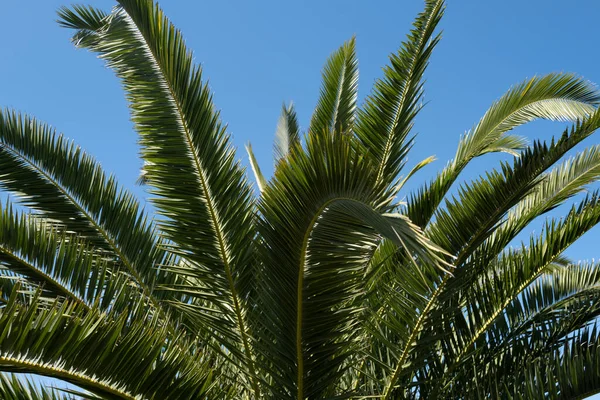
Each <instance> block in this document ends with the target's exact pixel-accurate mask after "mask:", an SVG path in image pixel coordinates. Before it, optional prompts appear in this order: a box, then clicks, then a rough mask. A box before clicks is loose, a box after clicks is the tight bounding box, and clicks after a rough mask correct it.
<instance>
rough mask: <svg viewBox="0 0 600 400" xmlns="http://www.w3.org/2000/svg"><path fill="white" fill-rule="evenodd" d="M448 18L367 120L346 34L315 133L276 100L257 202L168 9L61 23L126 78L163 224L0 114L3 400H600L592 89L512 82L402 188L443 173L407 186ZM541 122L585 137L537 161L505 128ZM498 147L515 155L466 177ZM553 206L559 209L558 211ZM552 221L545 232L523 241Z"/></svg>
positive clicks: (423, 40)
mask: <svg viewBox="0 0 600 400" xmlns="http://www.w3.org/2000/svg"><path fill="white" fill-rule="evenodd" d="M444 10H445V3H444V1H443V0H427V1H425V8H424V11H423V12H422V13H420V14H419V16H418V17H417V19H416V20H415V23H414V26H413V29H412V30H411V32H410V33H409V35H408V36H407V38H406V40H405V41H404V42H403V43H402V44H401V46H400V48H399V50H398V51H397V52H395V53H393V54H392V55H391V56H390V63H389V65H388V66H386V67H385V68H384V70H383V76H382V78H381V79H379V80H377V81H376V83H375V86H374V89H373V91H372V93H371V94H370V95H369V96H368V97H367V99H366V100H365V103H364V106H363V107H359V106H358V104H359V103H358V95H357V93H358V61H357V57H356V48H355V46H356V44H355V40H354V38H352V39H350V40H349V41H348V42H346V43H344V44H343V45H342V46H341V47H340V48H339V49H338V50H337V51H336V52H334V54H333V55H332V56H331V57H330V58H329V59H328V60H327V62H326V64H325V67H324V69H323V73H322V78H323V83H322V86H321V91H320V95H319V99H318V101H317V105H316V107H315V110H314V113H313V116H312V118H311V119H310V122H309V123H308V124H307V128H306V131H305V132H301V129H300V123H299V121H298V117H297V115H296V112H295V109H294V107H293V106H292V105H291V104H290V105H284V106H283V107H282V111H281V116H280V118H279V120H278V123H277V130H276V134H275V145H274V149H273V150H274V151H273V152H274V163H275V168H274V173H273V176H272V177H270V178H269V177H267V176H265V175H263V173H262V171H261V168H260V166H259V163H258V160H257V159H256V157H255V156H254V153H253V150H252V147H251V146H250V145H248V146H247V147H246V150H247V152H248V155H249V158H250V167H251V169H252V172H253V173H254V178H255V179H256V184H257V187H258V192H257V193H256V195H255V194H254V192H253V190H252V186H251V184H250V183H249V180H248V179H247V177H246V171H245V170H244V169H243V168H242V167H241V164H240V162H239V161H238V160H237V158H236V154H235V149H234V147H233V145H232V141H231V138H230V136H229V134H228V133H227V131H226V126H225V125H224V124H223V123H222V122H221V120H220V116H219V113H218V111H216V107H215V105H214V104H213V101H212V95H211V92H210V90H209V88H208V86H207V84H206V81H205V80H204V78H203V75H202V70H201V68H200V67H198V66H196V65H195V64H194V63H193V56H192V53H191V51H190V50H188V49H187V47H186V45H185V43H184V40H183V37H182V35H181V33H180V32H179V31H178V30H177V29H176V28H175V27H174V26H173V25H172V24H171V22H170V21H169V20H168V19H167V18H166V16H165V15H164V14H163V12H162V10H161V9H160V8H159V7H158V5H157V4H156V3H154V2H153V1H152V0H119V1H118V4H117V6H116V7H115V8H114V9H113V10H111V11H110V12H105V11H101V10H98V9H95V8H93V7H87V6H73V7H71V8H63V9H61V10H60V11H59V21H60V24H61V25H62V26H64V27H67V28H69V29H71V30H73V42H74V43H75V45H76V46H78V47H81V48H85V49H88V50H90V51H93V52H95V53H97V54H98V56H99V57H100V58H102V59H103V60H104V61H105V62H106V64H107V65H108V66H109V67H110V68H112V69H113V70H114V72H115V74H116V75H117V77H118V78H119V79H120V80H121V82H122V84H123V86H124V89H125V91H126V94H127V99H128V101H129V104H130V109H131V115H132V120H133V122H134V127H135V130H136V132H137V133H138V135H139V144H140V147H141V156H142V158H143V162H144V168H143V172H142V176H141V177H140V183H141V184H143V185H144V186H145V188H146V189H147V190H148V191H149V193H150V194H151V196H152V202H153V205H154V209H155V210H156V216H152V215H150V214H148V213H147V212H146V211H144V210H143V209H142V207H141V206H140V204H139V202H138V201H137V200H136V199H135V197H134V196H133V195H132V194H131V193H129V192H128V191H127V190H125V189H124V188H122V187H120V186H119V185H118V184H117V182H116V180H115V179H114V178H113V177H111V176H108V175H107V174H106V173H105V172H104V171H103V170H102V168H101V167H100V165H99V164H98V163H97V162H96V161H95V160H94V159H93V158H91V157H90V156H89V155H88V154H86V153H84V152H83V150H81V149H80V148H79V147H77V146H76V145H75V144H73V143H72V142H70V141H69V140H67V139H65V138H64V137H63V136H61V135H59V134H57V133H55V132H54V131H53V130H52V129H51V128H49V127H48V126H47V125H45V124H44V123H42V122H40V121H37V120H36V119H34V118H31V117H29V116H27V115H24V114H20V113H18V112H15V111H10V110H6V111H3V112H2V113H1V114H0V187H1V188H2V189H3V190H4V191H7V192H9V193H10V194H11V198H12V199H13V201H14V202H15V203H16V205H12V204H11V203H9V202H4V203H3V204H2V207H1V210H0V290H1V292H0V371H1V372H2V373H5V375H1V376H0V395H1V396H3V398H6V399H29V400H38V399H43V400H55V399H57V400H59V399H60V400H62V399H67V398H70V397H71V396H75V395H77V396H80V397H83V398H90V399H99V398H106V399H177V400H179V399H203V398H210V399H262V398H265V399H278V400H279V399H347V398H379V399H424V398H426V399H448V398H461V399H478V398H507V399H517V398H518V399H524V398H545V399H576V398H584V397H585V396H588V395H590V394H593V393H598V392H600V367H599V365H600V364H599V363H598V348H599V347H598V346H599V343H600V334H599V331H598V329H597V326H596V321H597V317H598V315H599V314H600V290H599V288H600V266H599V264H598V263H597V262H594V261H587V262H586V261H584V262H575V261H572V260H570V259H569V258H567V257H565V255H564V252H565V250H566V249H567V248H569V246H571V245H572V244H573V243H575V242H576V241H577V240H578V239H579V238H580V237H581V236H582V235H584V234H585V233H586V232H589V231H590V230H591V229H593V228H594V227H595V226H596V225H597V224H598V223H599V222H600V194H599V192H598V191H597V190H595V187H594V185H595V183H597V182H598V180H599V179H600V148H599V147H598V146H597V145H592V146H589V147H588V148H585V149H583V150H580V151H578V152H576V153H575V154H571V155H570V158H567V153H568V152H571V151H573V150H574V148H575V147H576V146H577V145H580V144H581V142H582V141H583V140H584V139H586V138H589V137H590V136H592V135H593V134H594V132H595V131H596V130H597V129H598V128H600V111H598V110H597V107H598V105H599V103H600V92H599V91H598V90H597V89H596V88H595V87H594V86H593V85H592V84H590V83H589V82H588V81H586V80H584V79H582V78H580V77H577V76H576V75H573V74H567V73H557V74H549V75H545V76H538V77H534V78H532V79H529V80H526V81H524V82H523V83H521V84H518V85H516V86H514V87H513V88H512V89H510V90H509V91H508V92H507V93H506V94H504V95H503V96H502V97H500V99H499V100H497V101H496V102H494V103H493V104H492V105H491V107H490V109H489V110H488V111H487V112H486V113H485V115H484V116H483V117H482V118H481V120H480V121H479V122H478V123H477V124H475V126H474V127H473V128H472V129H471V130H470V131H468V132H467V133H466V134H465V135H463V137H462V138H461V140H460V142H459V145H458V149H457V151H456V155H455V157H454V159H453V160H451V161H450V162H449V163H448V164H447V165H446V167H444V168H443V169H442V170H441V171H440V172H439V173H438V174H437V175H436V176H435V177H434V178H433V180H432V181H431V182H429V183H427V184H425V185H423V186H422V187H421V188H420V189H418V190H416V191H415V192H412V193H411V192H408V193H404V190H405V188H406V185H405V183H406V182H407V181H408V180H410V179H413V177H414V174H415V172H416V171H418V170H420V169H421V168H423V167H425V166H427V165H430V164H431V163H432V162H433V161H434V157H429V158H427V159H425V160H423V161H421V162H419V163H417V164H416V165H415V167H413V169H412V170H409V171H408V172H404V167H405V165H406V162H407V157H408V156H409V154H410V149H411V147H412V145H413V143H414V140H415V137H414V135H413V134H412V133H411V130H412V127H413V124H414V121H415V118H417V116H418V113H419V111H420V110H421V108H422V104H423V96H424V84H423V82H424V80H423V77H424V74H425V70H426V68H427V65H428V63H429V59H430V56H431V53H432V51H433V50H434V48H435V46H436V45H437V43H438V42H439V40H440V34H439V32H438V24H439V22H440V20H441V18H442V16H443V13H444ZM536 119H547V120H552V121H569V122H572V127H570V128H568V129H567V130H565V131H564V133H563V134H562V135H561V136H559V137H556V138H555V139H552V140H551V141H549V142H541V141H534V142H533V144H531V145H528V142H527V141H526V140H525V139H524V138H522V137H521V136H518V135H517V134H515V133H513V132H512V131H513V130H515V129H517V128H518V127H519V126H520V125H523V124H525V123H528V122H530V121H533V120H536ZM495 152H503V153H506V158H507V159H506V160H505V161H502V162H501V163H500V164H499V166H498V167H497V168H495V169H491V170H489V171H487V172H486V173H485V174H482V175H481V176H480V177H478V178H476V179H474V180H472V181H466V182H463V181H462V180H461V173H462V171H463V170H464V169H465V168H466V167H467V165H468V164H469V163H470V162H471V161H472V160H473V159H475V158H477V157H484V156H485V155H486V154H488V153H495ZM457 183H458V184H457ZM455 184H457V185H456V186H454V185H455ZM453 187H454V188H456V190H452V188H453ZM586 191H587V192H588V193H587V195H586V196H585V197H583V196H580V195H581V194H582V193H585V192H586ZM399 195H401V196H402V197H405V198H407V202H406V203H401V202H398V200H397V199H398V198H400V197H401V196H399ZM563 205H565V206H567V205H571V208H570V210H569V211H568V212H567V213H566V215H565V216H564V217H562V218H560V217H559V216H557V215H555V213H551V214H550V211H552V210H556V209H557V208H558V207H560V206H563ZM539 218H546V222H545V225H544V229H543V230H542V232H541V233H538V234H533V235H531V236H530V239H529V241H526V242H524V243H521V244H518V243H517V240H518V239H519V238H520V237H521V236H519V235H522V234H524V233H527V230H528V228H530V227H531V224H532V222H534V221H537V220H539ZM515 243H517V244H515ZM9 373H31V374H38V375H45V376H49V377H54V378H57V379H60V380H62V381H65V382H67V383H69V384H72V385H75V386H77V387H78V388H73V389H67V390H63V391H57V390H54V389H51V388H50V389H46V388H42V387H40V386H39V385H38V384H37V383H33V381H28V380H27V379H22V378H20V377H17V375H13V376H11V375H6V374H9ZM79 388H80V389H79Z"/></svg>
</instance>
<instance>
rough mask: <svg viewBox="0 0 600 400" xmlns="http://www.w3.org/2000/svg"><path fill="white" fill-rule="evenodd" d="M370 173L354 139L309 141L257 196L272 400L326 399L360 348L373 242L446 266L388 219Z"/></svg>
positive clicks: (402, 224)
mask: <svg viewBox="0 0 600 400" xmlns="http://www.w3.org/2000/svg"><path fill="white" fill-rule="evenodd" d="M375 173H376V170H375V169H374V168H372V165H371V164H370V162H369V160H367V159H365V158H363V157H361V155H360V154H359V153H357V152H356V150H355V148H354V147H353V146H352V138H351V137H349V136H331V135H327V136H322V135H314V136H310V137H309V140H308V143H307V150H306V152H292V153H290V154H289V156H288V158H287V159H286V160H285V162H283V163H281V164H280V165H279V168H278V169H277V171H276V173H275V176H274V179H273V181H272V182H271V184H270V185H269V187H268V188H267V189H266V190H265V191H264V192H263V196H262V202H261V204H260V211H261V212H260V215H261V219H260V229H259V233H260V235H261V237H262V240H263V241H264V242H263V247H262V249H261V250H262V251H261V256H262V257H261V261H262V263H263V264H264V266H265V267H264V268H265V273H264V274H263V275H261V277H260V280H259V281H260V283H261V289H260V290H261V292H262V298H263V300H262V303H261V304H262V311H261V312H262V313H263V317H262V318H263V319H264V320H265V322H264V324H265V325H266V327H265V331H264V333H262V335H264V339H263V341H264V346H265V348H264V349H263V350H262V353H263V354H264V363H268V364H269V365H270V366H269V371H272V374H273V376H272V379H273V385H274V386H276V387H277V389H278V390H279V391H278V392H277V394H276V395H275V397H278V398H296V397H300V398H304V397H308V398H313V397H319V396H330V395H332V390H334V387H335V386H334V384H335V381H336V379H338V378H339V377H340V376H341V374H342V373H343V372H344V370H345V369H347V368H348V367H347V366H344V362H345V360H346V358H347V357H348V355H349V354H350V351H351V349H353V348H354V347H355V346H356V345H357V343H356V339H357V335H356V333H355V325H356V323H357V321H358V314H357V312H358V311H359V310H360V308H357V306H356V299H357V298H358V297H361V296H362V295H363V292H364V290H365V288H364V287H363V285H364V281H363V279H362V276H363V275H364V273H365V272H366V270H365V267H364V265H365V260H366V258H367V257H368V256H369V255H370V252H371V251H372V249H374V247H375V246H376V244H377V243H378V241H379V234H381V235H385V236H387V237H389V238H390V239H392V240H394V241H395V242H396V246H401V247H402V248H404V249H405V250H406V251H407V252H409V254H411V256H414V257H416V258H418V259H424V260H423V261H424V262H428V263H432V264H435V265H443V264H444V262H443V261H442V260H440V255H441V254H440V252H439V249H438V248H437V247H436V246H435V245H433V244H429V243H428V242H427V241H426V239H425V238H424V237H422V234H421V233H420V232H419V230H418V229H416V227H414V226H413V225H412V224H411V223H410V222H409V221H408V220H406V219H405V218H403V217H391V216H386V212H387V211H389V210H391V209H392V208H393V206H392V205H391V203H390V201H391V198H389V197H388V196H389V194H388V193H389V192H387V191H385V190H384V189H383V188H381V187H380V186H379V187H378V186H377V185H376V183H375V182H376V181H375V179H373V178H374V177H375V175H374V174H375ZM419 248H420V250H419ZM272 249H277V251H272ZM283 299H285V300H283ZM264 310H269V311H267V312H265V311H264ZM282 322H283V323H282ZM273 343H276V346H274V345H273Z"/></svg>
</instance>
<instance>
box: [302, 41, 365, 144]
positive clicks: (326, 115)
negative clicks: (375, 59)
mask: <svg viewBox="0 0 600 400" xmlns="http://www.w3.org/2000/svg"><path fill="white" fill-rule="evenodd" d="M357 96H358V61H357V59H356V40H355V38H352V39H350V40H349V41H347V42H346V43H344V44H343V45H342V47H340V48H339V49H338V50H337V51H336V52H334V53H333V54H332V55H331V57H329V59H328V60H327V63H326V64H325V67H324V68H323V84H322V87H321V96H320V97H319V100H318V103H317V106H316V108H315V111H314V113H313V116H312V119H311V121H310V126H309V130H308V131H309V134H311V135H326V134H327V135H331V134H339V133H349V132H350V131H351V130H352V126H353V125H354V118H355V114H356V100H357Z"/></svg>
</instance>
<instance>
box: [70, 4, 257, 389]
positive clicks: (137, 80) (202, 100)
mask: <svg viewBox="0 0 600 400" xmlns="http://www.w3.org/2000/svg"><path fill="white" fill-rule="evenodd" d="M60 17H61V24H62V25H63V26H66V27H69V28H72V29H75V30H76V33H75V36H74V40H75V41H77V43H78V44H79V45H81V46H83V47H85V48H88V49H90V50H92V51H95V52H97V53H99V55H100V57H101V58H103V59H104V60H106V62H107V64H108V65H109V66H110V67H111V68H112V69H113V70H114V71H115V72H116V74H117V76H118V77H119V78H121V80H122V82H123V85H124V87H125V90H126V91H127V93H128V100H129V102H130V105H131V106H130V109H131V111H132V119H133V121H134V124H135V128H136V130H137V131H138V133H139V135H140V145H141V147H142V150H141V155H142V157H143V158H144V160H145V161H148V164H147V165H146V171H147V174H146V176H147V179H148V187H149V191H150V193H151V194H152V195H154V197H153V198H152V201H153V202H154V204H155V206H156V208H157V212H158V214H159V215H161V216H162V217H164V219H163V220H162V221H161V223H160V227H161V229H162V231H163V232H164V234H165V235H166V236H167V238H168V239H169V240H170V241H171V242H172V243H173V246H172V249H173V251H177V253H178V254H180V255H181V256H182V257H184V258H186V259H187V260H188V261H189V262H188V263H186V264H185V265H186V266H187V267H188V270H187V272H186V271H183V270H181V269H180V270H179V275H180V276H182V277H186V279H191V280H192V281H193V280H196V279H200V280H203V281H204V282H205V283H207V284H208V282H210V286H211V289H212V292H213V293H214V292H220V293H223V296H220V297H218V298H217V297H215V296H213V295H212V293H210V292H206V291H204V290H201V289H199V290H197V291H195V292H194V293H192V292H191V291H188V295H189V296H192V297H195V298H197V299H198V301H199V302H206V301H208V302H209V303H211V304H212V305H213V306H214V307H215V312H206V313H193V314H192V315H189V316H188V317H189V318H194V319H197V320H198V321H199V325H202V326H205V327H207V328H208V329H209V331H212V332H214V333H215V334H217V331H218V330H219V328H220V327H222V326H233V327H234V329H230V330H229V331H230V335H229V336H220V337H219V338H220V340H221V343H222V344H223V346H224V347H226V348H227V350H226V351H231V352H233V353H234V355H236V356H237V357H239V358H240V359H241V360H242V361H243V362H245V363H246V364H247V365H249V366H250V368H249V370H250V374H251V375H252V376H254V373H253V372H252V370H253V368H252V365H253V361H252V355H251V353H250V348H249V345H248V340H249V338H248V336H249V333H248V331H247V330H248V327H247V322H246V321H245V319H246V307H245V304H244V302H243V301H242V299H244V298H246V295H247V293H239V291H240V290H244V288H245V287H246V286H247V285H244V284H243V282H242V281H244V280H245V279H248V277H249V276H252V272H251V271H249V268H250V267H251V266H252V265H253V264H252V262H251V259H250V257H249V255H250V254H251V253H250V251H249V250H250V249H251V247H252V239H253V237H254V233H253V227H252V219H253V214H254V209H253V204H252V203H253V200H252V189H251V187H250V185H249V183H248V182H247V181H246V179H245V176H244V171H243V169H242V168H241V167H240V165H239V162H238V161H236V160H235V152H234V149H233V147H232V145H231V142H230V138H229V135H228V134H227V133H226V131H225V127H224V126H223V125H222V123H221V122H220V120H219V114H218V112H217V111H215V107H214V105H213V102H212V95H211V93H210V90H209V88H208V85H207V84H206V83H204V82H203V81H202V71H201V69H200V67H198V66H195V65H194V63H193V56H192V54H191V52H190V51H188V50H187V48H186V46H185V43H184V40H183V37H182V35H181V33H180V32H179V31H178V30H177V29H175V27H174V26H173V25H172V24H171V22H170V21H169V20H168V19H167V18H166V16H165V15H164V14H163V12H162V10H161V9H160V8H159V7H158V6H157V5H156V4H155V3H154V2H152V1H148V0H123V1H119V7H117V8H116V9H115V10H114V11H113V13H112V14H111V15H110V16H108V17H105V18H102V19H101V20H99V19H97V18H95V17H90V13H87V14H84V13H81V12H78V9H74V10H73V11H72V12H68V11H61V14H60ZM87 26H95V27H98V28H97V29H95V30H94V31H93V32H91V31H90V30H89V29H88V28H87ZM82 35H83V36H84V37H82ZM163 286H164V287H165V288H168V287H169V285H168V284H167V285H163ZM169 292H173V291H169ZM253 385H254V390H255V392H256V393H257V395H258V391H259V388H258V386H257V385H258V383H257V380H256V377H254V378H253Z"/></svg>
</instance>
